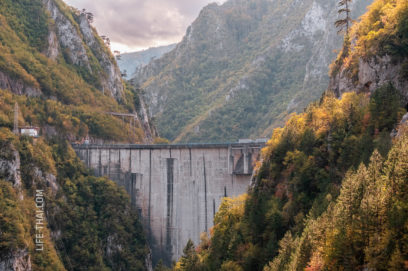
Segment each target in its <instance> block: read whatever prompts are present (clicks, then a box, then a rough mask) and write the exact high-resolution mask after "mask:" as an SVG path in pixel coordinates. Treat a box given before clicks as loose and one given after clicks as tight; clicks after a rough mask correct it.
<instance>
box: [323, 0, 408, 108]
mask: <svg viewBox="0 0 408 271" xmlns="http://www.w3.org/2000/svg"><path fill="white" fill-rule="evenodd" d="M386 2H387V1H386ZM386 2H384V3H386ZM388 2H390V3H387V5H386V4H384V3H382V2H380V1H377V2H375V3H373V4H372V5H371V6H370V9H369V12H367V13H366V14H365V15H364V16H363V17H362V20H361V22H359V23H357V24H355V25H354V26H353V28H352V29H351V31H350V42H349V43H345V44H344V47H343V49H342V51H341V52H340V54H339V55H338V57H337V59H336V61H334V62H333V64H332V65H331V71H330V74H331V80H330V85H329V89H330V90H332V91H334V92H335V93H336V94H337V95H338V96H341V95H342V94H343V93H344V92H348V91H358V92H370V93H373V92H374V91H375V90H376V89H377V88H379V87H381V86H383V85H385V84H392V85H393V86H394V87H395V88H396V89H397V90H399V91H400V93H401V94H402V95H403V97H404V98H405V100H406V101H408V72H407V71H408V69H407V67H408V53H407V49H406V46H407V42H408V30H407V19H406V17H405V14H404V12H406V11H404V10H405V9H406V8H407V7H406V5H407V3H406V1H388ZM404 5H405V6H404ZM391 7H392V8H391ZM391 12H392V13H391Z"/></svg>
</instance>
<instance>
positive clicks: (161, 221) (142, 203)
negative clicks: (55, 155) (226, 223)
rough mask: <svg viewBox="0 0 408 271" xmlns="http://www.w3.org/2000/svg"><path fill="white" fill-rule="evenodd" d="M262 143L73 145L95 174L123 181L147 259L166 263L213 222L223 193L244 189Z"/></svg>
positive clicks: (227, 193) (228, 193)
mask: <svg viewBox="0 0 408 271" xmlns="http://www.w3.org/2000/svg"><path fill="white" fill-rule="evenodd" d="M263 146H264V143H234V144H180V145H92V144H84V145H73V147H74V149H75V151H76V153H77V154H78V156H79V157H80V159H81V160H82V161H83V162H84V163H85V164H86V166H87V167H88V168H90V169H93V171H94V173H95V175H96V176H107V177H109V178H110V179H112V180H113V181H115V182H116V183H117V184H119V185H121V186H123V187H124V188H125V189H126V191H127V192H128V193H129V195H130V198H131V201H132V205H133V206H134V208H137V210H138V212H139V214H140V217H141V219H142V221H143V224H144V226H145V229H146V230H147V235H148V239H149V243H150V246H151V249H152V254H153V261H157V260H158V259H163V260H164V261H165V262H167V263H170V262H171V261H172V260H177V259H178V258H179V257H180V256H181V255H182V254H183V248H184V247H185V245H186V244H187V241H188V240H189V239H191V240H192V241H193V242H194V243H195V244H198V243H199V240H200V234H201V233H202V232H208V231H209V229H210V228H211V227H212V226H213V218H214V215H215V213H216V212H217V210H218V207H219V206H220V204H221V201H222V199H223V198H224V197H226V196H228V197H232V196H238V195H240V194H243V193H245V192H246V191H247V189H248V186H249V184H250V181H251V175H252V171H253V166H254V163H255V162H256V161H257V159H258V158H259V153H260V149H261V148H262V147H263Z"/></svg>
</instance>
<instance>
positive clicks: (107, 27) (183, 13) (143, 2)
mask: <svg viewBox="0 0 408 271" xmlns="http://www.w3.org/2000/svg"><path fill="white" fill-rule="evenodd" d="M224 1H225V0H65V2H66V3H67V4H69V5H71V6H74V7H76V8H78V9H81V10H82V9H83V8H85V9H86V10H88V11H90V12H92V13H93V14H94V15H95V20H94V23H93V25H94V26H95V27H96V28H97V30H98V33H99V35H106V36H107V37H109V38H110V40H111V45H112V51H113V50H119V51H121V52H130V51H137V50H141V49H145V48H149V47H153V46H160V45H167V44H170V43H175V42H178V41H180V40H181V38H182V37H183V35H184V33H185V31H186V29H187V27H188V26H189V25H190V24H191V23H192V22H193V21H194V19H195V18H196V17H197V16H198V14H199V12H200V10H201V9H202V8H203V7H204V6H206V5H207V4H209V3H211V2H217V3H219V4H221V3H222V2H224Z"/></svg>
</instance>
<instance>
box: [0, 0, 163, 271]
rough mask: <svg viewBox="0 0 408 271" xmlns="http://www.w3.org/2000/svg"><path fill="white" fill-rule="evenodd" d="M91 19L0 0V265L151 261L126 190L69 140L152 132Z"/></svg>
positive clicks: (142, 138)
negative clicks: (97, 172) (93, 168)
mask: <svg viewBox="0 0 408 271" xmlns="http://www.w3.org/2000/svg"><path fill="white" fill-rule="evenodd" d="M91 21H92V14H90V13H88V12H84V11H81V12H80V11H78V10H76V9H73V8H70V7H68V6H66V5H65V4H64V2H62V1H60V0H20V1H14V0H1V1H0V270H7V271H8V270H53V271H54V270H148V269H149V257H148V255H149V249H148V247H147V243H146V239H145V236H144V232H143V229H142V226H141V223H140V220H139V218H138V214H137V213H136V212H135V211H134V210H133V209H132V208H131V205H130V199H129V197H128V195H127V194H126V192H125V191H124V190H123V189H122V188H119V187H118V186H117V185H116V184H115V183H113V182H112V181H110V180H108V179H106V178H96V177H93V176H92V174H91V172H89V171H88V170H87V169H86V168H85V167H84V165H83V164H82V163H81V161H80V160H79V159H78V158H77V156H76V154H75V152H74V151H73V149H72V148H71V146H70V143H71V142H73V141H83V140H84V139H88V138H89V140H91V141H97V142H132V143H142V142H152V141H153V140H154V138H155V136H156V135H155V131H154V127H152V126H151V125H150V120H149V118H148V116H147V109H146V107H145V105H144V102H143V100H142V98H141V96H140V93H138V92H136V91H135V90H134V89H132V87H130V86H128V85H126V84H125V83H124V81H123V80H122V78H121V76H120V71H119V68H118V67H117V64H116V61H115V59H114V57H113V56H112V54H111V52H110V49H109V48H108V47H107V46H106V45H105V43H104V41H103V40H102V39H101V38H100V37H99V36H98V35H97V32H96V30H95V29H94V28H93V27H92V26H91ZM16 105H17V106H16ZM109 112H111V113H112V112H113V113H125V114H128V115H130V116H132V121H130V120H129V119H128V118H123V117H117V116H115V115H112V114H108V113H109ZM15 116H17V122H15ZM15 125H17V127H18V128H22V127H26V126H29V128H32V129H36V128H38V130H39V133H40V135H39V137H31V136H28V135H18V134H15V133H13V132H12V131H13V130H14V128H15ZM17 127H16V128H17ZM42 202H45V205H44V208H42V207H41V206H42V204H40V203H42ZM39 206H40V207H39ZM38 240H39V241H38ZM39 242H40V243H39ZM42 243H44V244H43V245H41V244H42ZM39 247H41V248H42V249H41V250H37V249H38V248H39Z"/></svg>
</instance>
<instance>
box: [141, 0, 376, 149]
mask: <svg viewBox="0 0 408 271" xmlns="http://www.w3.org/2000/svg"><path fill="white" fill-rule="evenodd" d="M353 2H354V3H353V7H352V9H353V18H355V19H357V18H358V16H360V15H361V14H362V13H363V12H364V11H365V7H366V6H367V5H368V4H369V3H370V2H371V1H370V0H358V1H353ZM336 19H337V1H335V0H330V1H320V0H303V1H295V0H293V1H283V0H282V1H266V0H257V1H246V0H234V1H227V2H226V3H225V4H223V5H217V4H211V5H209V6H207V7H205V8H204V9H203V10H202V11H201V13H200V15H199V17H198V18H197V19H196V21H195V22H193V24H192V25H191V26H190V27H189V28H188V29H187V32H186V35H185V36H184V38H183V40H182V41H181V42H180V43H179V44H178V45H177V46H176V48H175V49H174V50H173V51H171V52H170V53H168V54H166V55H165V56H163V57H162V58H160V59H157V60H154V61H152V62H151V63H150V64H149V65H147V66H146V67H144V68H142V69H141V70H139V71H138V73H137V74H136V76H135V80H136V81H137V83H138V84H139V85H140V86H141V87H143V88H144V89H145V97H146V101H147V103H148V105H149V107H150V112H151V114H152V116H154V117H155V118H156V119H157V125H158V129H159V132H160V133H161V134H162V135H163V136H165V137H168V138H169V139H171V140H175V141H225V140H236V139H238V138H245V137H256V136H261V135H269V134H270V133H271V132H272V128H273V127H276V126H277V125H279V124H282V121H284V120H285V119H286V117H287V116H288V115H289V114H290V113H292V112H294V111H301V110H303V108H304V107H305V106H306V105H307V104H308V103H309V102H310V101H312V100H313V99H316V98H317V97H319V95H321V93H322V92H323V91H324V90H325V88H326V87H327V83H328V82H329V77H328V75H327V72H328V68H327V67H328V65H329V63H330V62H331V60H332V58H333V57H334V53H333V50H335V49H338V48H340V47H341V37H340V36H338V35H337V33H336V29H335V28H334V27H333V23H334V21H335V20H336Z"/></svg>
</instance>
